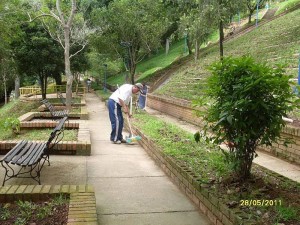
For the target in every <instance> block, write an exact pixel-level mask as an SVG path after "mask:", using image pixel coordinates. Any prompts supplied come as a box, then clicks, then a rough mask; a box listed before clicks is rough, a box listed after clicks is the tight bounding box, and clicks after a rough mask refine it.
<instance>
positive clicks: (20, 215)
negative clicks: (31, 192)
mask: <svg viewBox="0 0 300 225" xmlns="http://www.w3.org/2000/svg"><path fill="white" fill-rule="evenodd" d="M68 210H69V204H67V203H63V204H53V203H52V202H51V200H47V201H37V202H26V201H24V202H23V201H22V202H13V203H0V224H1V225H11V224H18V225H50V224H51V225H66V224H67V221H68Z"/></svg>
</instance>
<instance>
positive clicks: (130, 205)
mask: <svg viewBox="0 0 300 225" xmlns="http://www.w3.org/2000/svg"><path fill="white" fill-rule="evenodd" d="M88 182H89V183H93V184H94V186H95V191H96V193H95V195H96V200H97V203H96V204H97V213H98V214H100V217H101V215H103V214H104V215H107V214H132V213H135V214H140V213H153V212H156V213H158V212H170V211H177V212H180V211H196V208H195V207H194V205H193V204H191V202H190V200H189V199H187V197H186V196H185V195H184V194H183V193H181V192H180V190H179V189H178V188H177V187H176V186H175V185H174V184H173V183H172V182H171V181H170V180H169V179H167V178H166V177H129V178H127V177H123V178H122V177H118V178H88Z"/></svg>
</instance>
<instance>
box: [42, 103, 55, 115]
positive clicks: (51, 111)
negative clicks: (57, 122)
mask: <svg viewBox="0 0 300 225" xmlns="http://www.w3.org/2000/svg"><path fill="white" fill-rule="evenodd" d="M42 103H43V104H44V105H45V106H46V107H47V108H48V109H49V111H50V113H51V114H52V113H53V112H54V111H55V110H54V107H53V105H51V103H50V102H49V101H48V100H47V99H43V100H42Z"/></svg>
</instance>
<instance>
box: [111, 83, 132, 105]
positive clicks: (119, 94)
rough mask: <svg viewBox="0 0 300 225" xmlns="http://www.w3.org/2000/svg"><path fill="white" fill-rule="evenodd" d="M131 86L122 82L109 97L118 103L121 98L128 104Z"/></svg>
mask: <svg viewBox="0 0 300 225" xmlns="http://www.w3.org/2000/svg"><path fill="white" fill-rule="evenodd" d="M132 87H133V85H132V84H123V85H122V86H121V87H119V88H118V89H117V90H116V91H115V92H114V93H112V95H111V96H110V97H109V98H110V99H112V100H114V101H115V102H117V103H118V104H120V102H119V99H121V100H123V101H124V103H125V104H126V105H128V104H129V102H130V97H131V96H132Z"/></svg>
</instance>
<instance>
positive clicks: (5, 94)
mask: <svg viewBox="0 0 300 225" xmlns="http://www.w3.org/2000/svg"><path fill="white" fill-rule="evenodd" d="M1 64H2V79H3V90H4V104H5V105H6V104H7V87H6V75H5V73H6V71H5V67H6V65H5V63H4V59H1Z"/></svg>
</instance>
